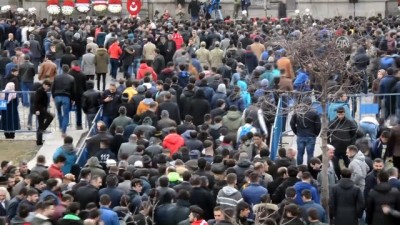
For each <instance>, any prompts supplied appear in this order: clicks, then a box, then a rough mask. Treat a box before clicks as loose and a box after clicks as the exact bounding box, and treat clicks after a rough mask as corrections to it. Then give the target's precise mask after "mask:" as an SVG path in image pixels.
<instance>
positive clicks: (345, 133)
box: [328, 118, 357, 152]
mask: <svg viewBox="0 0 400 225" xmlns="http://www.w3.org/2000/svg"><path fill="white" fill-rule="evenodd" d="M356 132H357V125H356V123H355V122H353V121H350V120H348V119H346V118H343V119H342V120H339V119H337V118H336V119H335V120H333V121H332V122H331V123H330V124H329V128H328V140H329V143H330V144H331V145H333V146H334V147H335V149H336V151H340V152H343V151H346V148H347V146H349V145H354V144H355V142H356Z"/></svg>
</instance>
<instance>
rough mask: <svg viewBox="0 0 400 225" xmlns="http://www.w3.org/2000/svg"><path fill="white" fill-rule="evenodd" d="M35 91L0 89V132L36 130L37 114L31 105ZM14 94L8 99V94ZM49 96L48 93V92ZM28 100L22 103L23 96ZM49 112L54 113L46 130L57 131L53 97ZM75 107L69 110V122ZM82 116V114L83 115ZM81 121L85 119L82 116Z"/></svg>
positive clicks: (73, 117) (73, 115)
mask: <svg viewBox="0 0 400 225" xmlns="http://www.w3.org/2000/svg"><path fill="white" fill-rule="evenodd" d="M34 93H35V92H33V91H16V92H4V91H0V116H1V117H0V132H15V133H29V132H36V130H37V127H38V123H37V116H36V115H35V110H34V107H33V102H30V101H31V100H32V97H33V95H34ZM14 94H15V95H16V98H15V99H11V98H10V100H9V98H8V96H9V95H14ZM48 94H49V96H50V93H48ZM24 95H25V99H26V98H27V99H28V100H29V103H27V104H25V106H24V104H23V100H22V99H23V97H24ZM48 110H49V112H50V113H52V114H53V115H55V118H54V120H53V121H52V122H51V124H50V126H49V127H48V128H47V130H48V131H50V132H52V131H58V130H59V129H60V128H59V125H58V122H57V109H56V106H55V104H54V101H53V98H50V102H49V109H48ZM74 111H75V107H72V108H71V111H70V124H69V126H71V124H72V121H75V113H73V112H74ZM83 117H84V115H83ZM82 121H86V120H85V119H84V118H83V119H82Z"/></svg>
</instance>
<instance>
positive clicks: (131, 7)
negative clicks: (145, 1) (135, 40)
mask: <svg viewBox="0 0 400 225" xmlns="http://www.w3.org/2000/svg"><path fill="white" fill-rule="evenodd" d="M126 9H127V10H128V12H129V14H130V15H132V16H137V15H139V12H140V10H141V9H142V2H141V0H128V1H127V2H126Z"/></svg>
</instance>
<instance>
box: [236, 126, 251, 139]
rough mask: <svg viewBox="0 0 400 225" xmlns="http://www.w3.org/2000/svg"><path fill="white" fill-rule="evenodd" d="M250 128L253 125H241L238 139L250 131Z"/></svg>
mask: <svg viewBox="0 0 400 225" xmlns="http://www.w3.org/2000/svg"><path fill="white" fill-rule="evenodd" d="M251 129H253V126H251V125H250V126H249V125H247V124H245V125H243V126H242V129H241V130H240V133H239V140H240V138H241V137H243V136H246V135H247V134H248V133H249V132H251Z"/></svg>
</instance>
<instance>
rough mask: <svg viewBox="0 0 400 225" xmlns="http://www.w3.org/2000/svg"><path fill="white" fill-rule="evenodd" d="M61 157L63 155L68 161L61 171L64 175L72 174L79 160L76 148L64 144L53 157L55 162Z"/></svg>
mask: <svg viewBox="0 0 400 225" xmlns="http://www.w3.org/2000/svg"><path fill="white" fill-rule="evenodd" d="M60 155H63V156H64V157H65V158H66V159H67V160H66V161H65V164H64V166H63V167H62V168H61V171H62V172H63V174H67V173H70V172H71V167H72V165H74V164H75V162H76V159H77V156H76V151H75V148H74V146H73V145H72V144H64V145H62V146H61V147H59V148H57V149H56V152H55V153H54V155H53V160H55V159H56V158H57V157H58V156H60Z"/></svg>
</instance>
